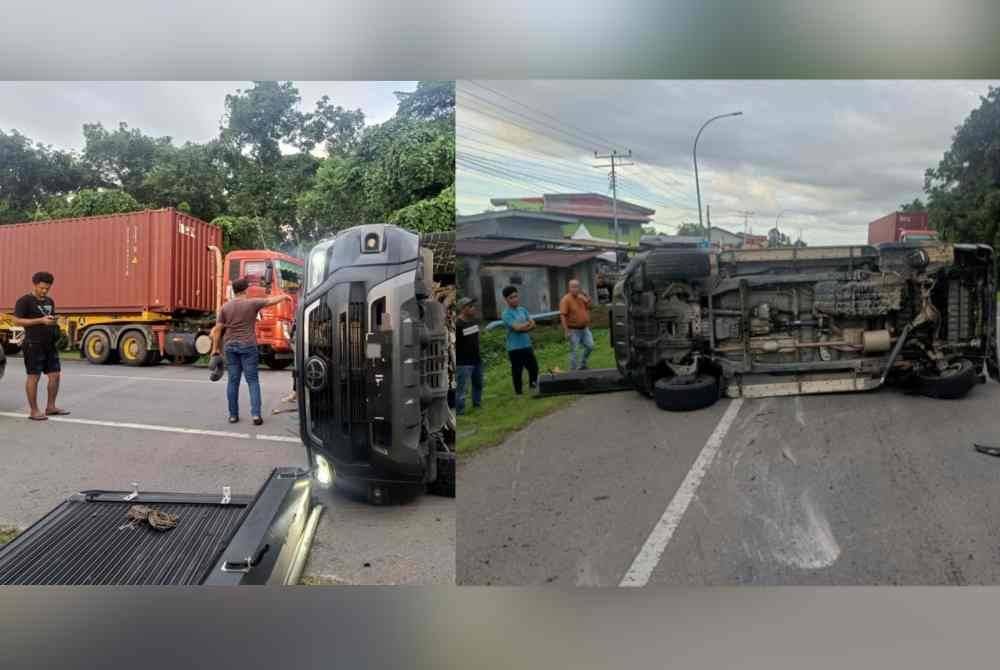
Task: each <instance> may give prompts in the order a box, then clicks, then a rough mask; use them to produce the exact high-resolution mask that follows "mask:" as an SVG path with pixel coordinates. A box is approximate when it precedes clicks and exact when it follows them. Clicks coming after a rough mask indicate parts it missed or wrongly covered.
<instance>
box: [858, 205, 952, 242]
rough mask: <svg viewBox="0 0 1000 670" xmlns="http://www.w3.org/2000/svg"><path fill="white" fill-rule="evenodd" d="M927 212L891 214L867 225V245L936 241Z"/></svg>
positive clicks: (935, 232) (935, 233)
mask: <svg viewBox="0 0 1000 670" xmlns="http://www.w3.org/2000/svg"><path fill="white" fill-rule="evenodd" d="M936 239H937V231H936V230H933V229H931V225H930V221H929V220H928V218H927V212H893V213H892V214H888V215H886V216H883V217H882V218H881V219H876V220H874V221H872V222H871V223H869V224H868V244H871V245H875V244H882V243H885V242H903V243H906V242H923V241H927V240H936Z"/></svg>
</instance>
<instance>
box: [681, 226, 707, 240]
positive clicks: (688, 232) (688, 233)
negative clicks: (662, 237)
mask: <svg viewBox="0 0 1000 670" xmlns="http://www.w3.org/2000/svg"><path fill="white" fill-rule="evenodd" d="M705 233H706V230H705V228H704V226H700V225H698V224H697V223H682V224H681V226H680V228H678V229H677V234H678V235H680V236H682V237H705Z"/></svg>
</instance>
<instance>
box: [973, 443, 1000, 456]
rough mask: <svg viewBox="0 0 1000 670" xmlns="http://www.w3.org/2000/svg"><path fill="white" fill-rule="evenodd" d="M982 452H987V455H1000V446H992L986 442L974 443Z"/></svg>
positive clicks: (977, 449)
mask: <svg viewBox="0 0 1000 670" xmlns="http://www.w3.org/2000/svg"><path fill="white" fill-rule="evenodd" d="M973 446H974V447H975V448H976V451H978V452H979V453H981V454H986V455H987V456H1000V447H991V446H988V445H985V444H973Z"/></svg>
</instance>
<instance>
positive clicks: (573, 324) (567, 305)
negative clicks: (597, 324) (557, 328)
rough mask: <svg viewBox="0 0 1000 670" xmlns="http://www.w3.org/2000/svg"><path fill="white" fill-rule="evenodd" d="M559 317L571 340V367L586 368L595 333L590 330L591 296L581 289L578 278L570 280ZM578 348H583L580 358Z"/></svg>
mask: <svg viewBox="0 0 1000 670" xmlns="http://www.w3.org/2000/svg"><path fill="white" fill-rule="evenodd" d="M559 319H560V321H562V327H563V333H565V335H566V339H568V340H569V369H570V370H586V369H587V359H588V358H589V357H590V352H592V351H593V350H594V335H593V333H591V332H590V296H589V295H587V294H586V293H584V292H583V291H581V290H580V281H579V280H578V279H570V280H569V292H568V293H567V294H566V295H564V296H563V297H562V300H560V301H559ZM578 348H582V349H583V352H582V355H581V356H580V358H579V359H578V358H577V355H576V353H577V349H578Z"/></svg>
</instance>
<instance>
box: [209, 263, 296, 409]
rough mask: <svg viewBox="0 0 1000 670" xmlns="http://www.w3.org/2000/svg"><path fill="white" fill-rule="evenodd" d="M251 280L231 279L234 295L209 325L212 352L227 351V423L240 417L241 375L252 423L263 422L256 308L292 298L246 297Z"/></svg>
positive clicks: (282, 296)
mask: <svg viewBox="0 0 1000 670" xmlns="http://www.w3.org/2000/svg"><path fill="white" fill-rule="evenodd" d="M249 287H250V282H248V281H247V279H246V278H245V277H244V278H242V279H237V280H236V281H234V282H233V293H235V294H236V296H235V297H234V298H233V299H232V300H230V301H229V302H227V303H226V304H225V305H223V306H222V309H220V310H219V315H218V318H217V319H216V321H215V327H214V328H212V355H213V356H215V355H218V353H219V351H220V350H224V351H225V353H226V371H227V372H228V373H229V384H228V385H227V386H226V397H227V398H228V400H229V423H236V422H237V421H239V420H240V408H239V397H240V376H241V375H242V376H244V377H246V380H247V387H249V389H250V415H251V416H252V417H253V423H254V425H255V426H259V425H261V424H262V423H264V419H263V418H261V409H260V405H261V402H260V378H259V376H258V369H259V367H260V351H259V350H258V349H257V312H259V311H260V310H261V309H263V308H264V307H269V306H271V305H277V304H278V303H279V302H283V301H285V300H291V299H292V298H291V296H289V295H276V296H273V297H271V298H248V297H247V295H246V293H247V289H248V288H249ZM220 342H221V345H222V346H220Z"/></svg>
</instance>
